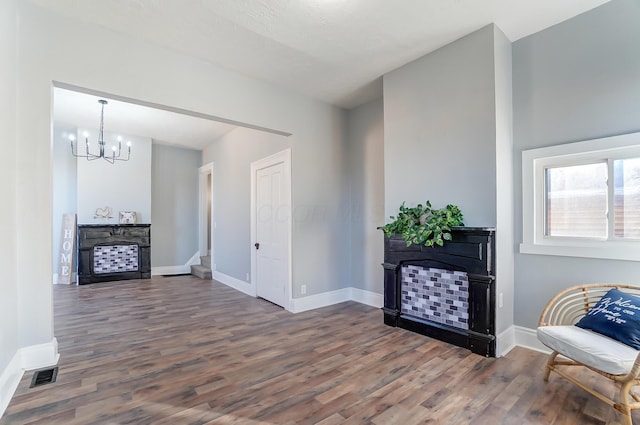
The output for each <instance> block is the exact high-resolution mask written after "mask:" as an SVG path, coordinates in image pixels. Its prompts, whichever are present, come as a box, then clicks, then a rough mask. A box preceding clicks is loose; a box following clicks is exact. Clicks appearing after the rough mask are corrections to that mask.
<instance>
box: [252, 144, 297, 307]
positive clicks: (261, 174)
mask: <svg viewBox="0 0 640 425" xmlns="http://www.w3.org/2000/svg"><path fill="white" fill-rule="evenodd" d="M291 222H292V221H291V150H290V149H286V150H284V151H282V152H278V153H276V154H273V155H271V156H268V157H266V158H263V159H260V160H258V161H255V162H252V163H251V240H252V243H253V246H252V253H251V284H252V286H253V287H254V288H255V290H256V296H258V297H261V298H264V299H266V300H267V301H270V302H272V303H274V304H277V305H279V306H281V307H284V308H285V309H287V310H290V308H291Z"/></svg>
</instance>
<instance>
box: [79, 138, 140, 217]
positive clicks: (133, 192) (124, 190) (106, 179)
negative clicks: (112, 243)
mask: <svg viewBox="0 0 640 425" xmlns="http://www.w3.org/2000/svg"><path fill="white" fill-rule="evenodd" d="M84 131H87V132H88V133H89V143H92V145H93V147H94V149H95V147H96V140H97V131H96V130H90V129H82V128H81V129H78V140H80V141H82V140H84V138H83V137H82V133H83V132H84ZM116 137H117V135H115V134H112V133H109V132H105V140H115V138H116ZM122 137H123V138H124V140H125V141H126V140H130V141H131V143H132V146H131V159H130V160H129V161H118V162H116V163H115V164H109V163H108V162H106V161H103V160H95V161H87V160H86V159H84V158H78V180H77V184H78V193H77V196H78V223H79V224H101V223H103V221H102V220H100V219H96V218H95V217H94V216H95V212H96V209H97V208H104V207H106V206H108V207H110V208H111V215H112V218H111V219H109V220H108V221H107V223H112V224H115V223H118V213H119V212H120V211H135V212H136V214H137V222H138V223H147V224H148V223H151V139H149V138H146V137H138V136H132V135H122ZM80 144H82V142H81V143H80ZM110 145H111V144H110V143H109V144H108V145H107V148H108V149H110ZM125 149H126V148H125ZM82 151H83V150H82V149H81V150H80V152H82Z"/></svg>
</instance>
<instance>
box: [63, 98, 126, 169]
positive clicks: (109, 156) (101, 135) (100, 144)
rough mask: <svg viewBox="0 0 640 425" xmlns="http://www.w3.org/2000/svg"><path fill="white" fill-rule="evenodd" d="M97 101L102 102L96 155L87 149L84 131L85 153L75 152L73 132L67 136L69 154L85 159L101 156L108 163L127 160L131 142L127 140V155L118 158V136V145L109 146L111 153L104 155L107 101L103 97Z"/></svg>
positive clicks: (119, 150) (87, 137)
mask: <svg viewBox="0 0 640 425" xmlns="http://www.w3.org/2000/svg"><path fill="white" fill-rule="evenodd" d="M98 103H100V104H102V110H101V111H100V131H99V132H98V150H99V152H98V154H97V155H96V154H93V153H91V152H90V151H89V133H87V132H86V131H85V132H84V133H83V136H84V147H85V154H84V155H80V154H78V153H77V151H76V148H75V146H74V143H73V142H74V141H75V140H76V138H75V136H74V135H73V134H72V135H70V136H69V140H70V141H71V154H72V155H73V156H75V157H77V158H87V161H93V160H94V159H100V158H102V159H104V160H105V161H107V162H108V163H110V164H113V163H115V162H116V161H128V160H129V158H131V142H127V157H126V158H120V154H121V153H122V137H120V136H118V147H117V148H116V147H115V146H111V153H110V154H107V155H105V142H104V105H106V104H107V103H108V102H107V101H106V100H104V99H100V100H98ZM116 152H117V154H116Z"/></svg>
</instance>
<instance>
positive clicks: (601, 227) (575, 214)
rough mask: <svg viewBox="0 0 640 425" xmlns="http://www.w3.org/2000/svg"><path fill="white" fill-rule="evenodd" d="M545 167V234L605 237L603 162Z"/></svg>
mask: <svg viewBox="0 0 640 425" xmlns="http://www.w3.org/2000/svg"><path fill="white" fill-rule="evenodd" d="M545 171H546V172H545V178H546V181H545V188H546V190H545V194H546V199H545V202H546V217H545V235H547V236H565V237H591V238H606V237H607V164H606V163H604V162H599V163H595V164H586V165H575V166H571V167H556V168H547V169H546V170H545Z"/></svg>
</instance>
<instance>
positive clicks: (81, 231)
mask: <svg viewBox="0 0 640 425" xmlns="http://www.w3.org/2000/svg"><path fill="white" fill-rule="evenodd" d="M111 246H113V247H132V248H133V247H134V246H135V247H136V248H133V251H135V257H137V261H135V263H136V264H133V265H131V267H128V268H125V269H123V270H122V271H116V270H113V271H107V272H105V271H96V270H94V266H95V263H94V259H95V258H94V257H95V255H96V250H95V248H96V247H98V248H100V249H102V248H106V247H111ZM98 252H100V251H98ZM149 278H151V225H150V224H80V225H78V283H79V284H80V285H82V284H86V283H95V282H106V281H112V280H124V279H149Z"/></svg>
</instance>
